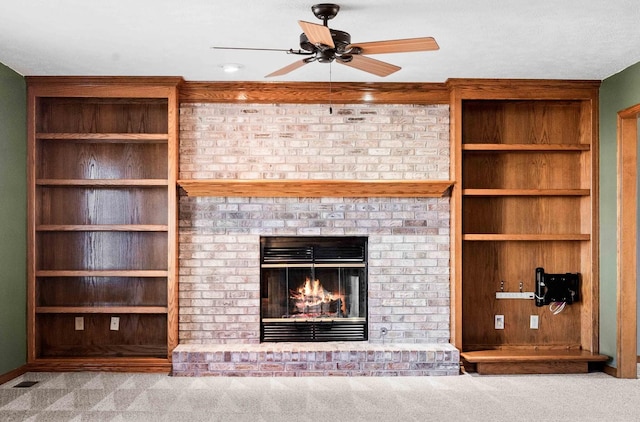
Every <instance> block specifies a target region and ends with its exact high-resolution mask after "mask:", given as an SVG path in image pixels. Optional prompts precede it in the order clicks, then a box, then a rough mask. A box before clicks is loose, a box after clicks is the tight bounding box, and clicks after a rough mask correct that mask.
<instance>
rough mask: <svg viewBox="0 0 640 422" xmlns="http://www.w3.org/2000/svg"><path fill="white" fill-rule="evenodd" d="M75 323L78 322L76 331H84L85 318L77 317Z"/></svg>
mask: <svg viewBox="0 0 640 422" xmlns="http://www.w3.org/2000/svg"><path fill="white" fill-rule="evenodd" d="M75 321H76V331H82V330H84V317H81V316H77V317H76V320H75Z"/></svg>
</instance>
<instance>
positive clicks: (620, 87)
mask: <svg viewBox="0 0 640 422" xmlns="http://www.w3.org/2000/svg"><path fill="white" fill-rule="evenodd" d="M638 103H640V63H637V64H635V65H633V66H631V67H628V68H627V69H625V70H623V71H622V72H620V73H617V74H615V75H613V76H611V77H609V78H607V79H605V80H604V81H603V82H602V85H601V87H600V352H601V353H603V354H606V355H609V356H614V357H615V355H616V329H617V321H616V312H617V303H616V295H617V288H616V268H617V260H616V218H617V217H616V142H617V141H616V136H617V134H616V126H617V117H618V112H619V111H620V110H624V109H625V108H628V107H631V106H633V105H635V104H638ZM613 365H614V366H616V362H615V361H614V363H613Z"/></svg>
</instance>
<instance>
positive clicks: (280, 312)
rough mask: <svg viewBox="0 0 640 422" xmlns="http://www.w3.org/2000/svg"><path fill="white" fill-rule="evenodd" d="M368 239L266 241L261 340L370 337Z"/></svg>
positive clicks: (263, 257)
mask: <svg viewBox="0 0 640 422" xmlns="http://www.w3.org/2000/svg"><path fill="white" fill-rule="evenodd" d="M365 257H366V238H353V237H349V238H305V237H302V238H300V237H295V238H279V237H275V238H263V239H262V265H261V297H262V301H261V306H262V310H261V313H262V323H261V340H262V341H267V342H268V341H345V340H366V338H367V329H366V327H367V324H366V318H367V300H366V299H367V283H366V278H367V265H366V259H365Z"/></svg>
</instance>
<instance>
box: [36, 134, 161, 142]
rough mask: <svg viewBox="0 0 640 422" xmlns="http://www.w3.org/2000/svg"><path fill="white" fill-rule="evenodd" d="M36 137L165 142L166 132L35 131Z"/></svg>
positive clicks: (61, 139)
mask: <svg viewBox="0 0 640 422" xmlns="http://www.w3.org/2000/svg"><path fill="white" fill-rule="evenodd" d="M36 138H37V139H41V140H51V141H83V142H87V141H98V142H100V143H103V144H104V143H165V144H166V143H167V142H168V139H169V135H168V134H166V133H37V134H36Z"/></svg>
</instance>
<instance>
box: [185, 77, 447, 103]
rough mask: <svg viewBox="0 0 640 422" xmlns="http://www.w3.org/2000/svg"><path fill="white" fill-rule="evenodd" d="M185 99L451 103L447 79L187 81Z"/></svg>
mask: <svg viewBox="0 0 640 422" xmlns="http://www.w3.org/2000/svg"><path fill="white" fill-rule="evenodd" d="M180 102H182V103H196V102H197V103H200V102H202V103H248V104H250V103H258V104H261V103H262V104H274V103H289V104H330V103H333V104H361V103H371V104H448V103H449V89H448V88H447V86H446V84H444V83H346V82H334V83H332V84H331V85H329V83H328V82H282V83H280V82H185V83H183V84H182V85H181V86H180Z"/></svg>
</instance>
